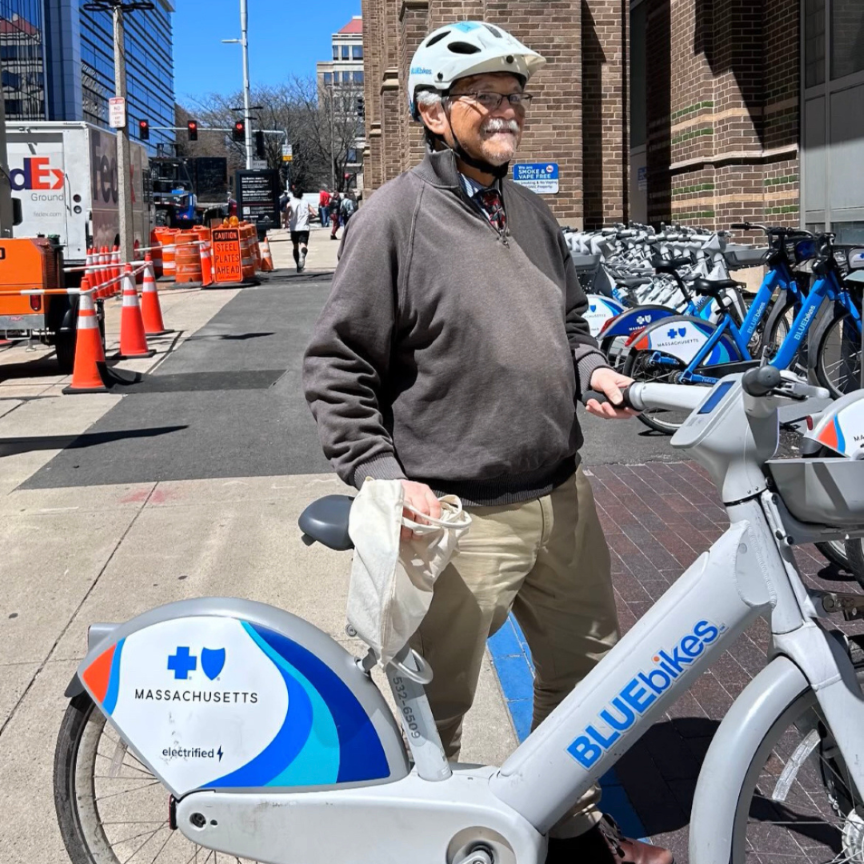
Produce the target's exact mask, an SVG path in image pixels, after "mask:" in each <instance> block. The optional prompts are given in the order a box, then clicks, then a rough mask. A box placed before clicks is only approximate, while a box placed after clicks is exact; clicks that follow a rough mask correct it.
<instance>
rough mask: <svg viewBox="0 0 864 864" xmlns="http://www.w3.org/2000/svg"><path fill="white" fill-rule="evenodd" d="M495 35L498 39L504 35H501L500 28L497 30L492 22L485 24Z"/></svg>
mask: <svg viewBox="0 0 864 864" xmlns="http://www.w3.org/2000/svg"><path fill="white" fill-rule="evenodd" d="M483 26H484V27H485V28H486V29H487V30H488V31H489V32H490V33H491V34H492V35H493V36H496V37H497V38H498V39H503V38H504V37H503V36H502V35H501V31H500V30H496V29H495V28H494V27H493V26H492V25H491V24H484V25H483Z"/></svg>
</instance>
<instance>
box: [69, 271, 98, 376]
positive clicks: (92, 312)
mask: <svg viewBox="0 0 864 864" xmlns="http://www.w3.org/2000/svg"><path fill="white" fill-rule="evenodd" d="M104 369H105V349H104V348H103V347H102V334H101V333H100V332H99V319H98V318H97V317H96V307H95V306H94V304H93V297H92V296H91V292H90V280H89V279H87V278H86V277H85V278H84V279H82V280H81V295H80V299H79V301H78V326H77V328H76V334H75V364H74V365H73V367H72V382H71V383H70V384H69V386H68V387H64V388H63V392H64V393H105V392H107V390H108V388H107V387H106V386H105V381H104V379H103V371H104Z"/></svg>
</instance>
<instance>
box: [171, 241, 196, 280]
mask: <svg viewBox="0 0 864 864" xmlns="http://www.w3.org/2000/svg"><path fill="white" fill-rule="evenodd" d="M174 240H175V242H176V243H177V249H176V250H175V253H174V254H175V257H176V261H177V275H176V276H175V278H174V281H175V282H176V283H177V284H178V285H180V284H185V283H188V282H200V281H201V252H200V251H199V247H198V235H197V234H196V233H195V232H194V231H181V232H179V233H178V234H177V235H176V236H175V238H174Z"/></svg>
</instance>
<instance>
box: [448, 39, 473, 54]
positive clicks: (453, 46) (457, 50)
mask: <svg viewBox="0 0 864 864" xmlns="http://www.w3.org/2000/svg"><path fill="white" fill-rule="evenodd" d="M447 48H448V49H449V50H450V51H452V52H453V53H454V54H479V53H480V50H481V49H480V48H478V47H477V46H476V45H472V44H471V43H470V42H451V43H450V44H449V45H448V46H447Z"/></svg>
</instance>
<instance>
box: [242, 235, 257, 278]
mask: <svg viewBox="0 0 864 864" xmlns="http://www.w3.org/2000/svg"><path fill="white" fill-rule="evenodd" d="M255 237H256V234H255V228H254V227H253V226H252V225H249V224H248V223H246V222H241V223H240V263H241V266H242V268H243V281H244V282H245V281H246V280H247V279H254V278H255V264H256V261H255V251H254V248H253V246H252V241H253V240H254V239H255Z"/></svg>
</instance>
